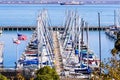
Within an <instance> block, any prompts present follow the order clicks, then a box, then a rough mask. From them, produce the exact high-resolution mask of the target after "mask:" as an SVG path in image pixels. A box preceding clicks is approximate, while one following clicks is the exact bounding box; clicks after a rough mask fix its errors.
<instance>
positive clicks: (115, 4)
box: [0, 2, 120, 5]
mask: <svg viewBox="0 0 120 80" xmlns="http://www.w3.org/2000/svg"><path fill="white" fill-rule="evenodd" d="M0 4H43V5H44V4H58V5H61V4H60V3H1V2H0ZM104 4H105V5H118V4H120V3H84V4H79V5H104ZM64 5H76V4H64ZM77 5H78V4H77Z"/></svg>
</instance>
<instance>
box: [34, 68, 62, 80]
mask: <svg viewBox="0 0 120 80" xmlns="http://www.w3.org/2000/svg"><path fill="white" fill-rule="evenodd" d="M36 75H37V76H36V78H35V80H60V78H59V75H58V74H57V72H56V71H55V69H54V68H51V67H49V66H45V67H43V68H40V69H39V70H37V72H36Z"/></svg>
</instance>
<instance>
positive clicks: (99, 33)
mask: <svg viewBox="0 0 120 80" xmlns="http://www.w3.org/2000/svg"><path fill="white" fill-rule="evenodd" d="M98 27H99V57H100V76H101V31H100V13H98Z"/></svg>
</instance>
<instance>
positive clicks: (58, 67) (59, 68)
mask: <svg viewBox="0 0 120 80" xmlns="http://www.w3.org/2000/svg"><path fill="white" fill-rule="evenodd" d="M53 42H54V43H53V45H54V55H55V68H56V71H57V73H58V74H59V75H60V73H61V72H62V71H63V66H62V64H63V63H62V56H61V54H60V46H59V41H58V37H57V31H54V32H53Z"/></svg>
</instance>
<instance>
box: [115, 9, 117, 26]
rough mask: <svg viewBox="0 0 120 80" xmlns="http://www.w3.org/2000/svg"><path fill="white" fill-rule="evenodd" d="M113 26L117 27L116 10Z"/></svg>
mask: <svg viewBox="0 0 120 80" xmlns="http://www.w3.org/2000/svg"><path fill="white" fill-rule="evenodd" d="M114 26H116V27H117V23H116V10H114Z"/></svg>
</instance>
